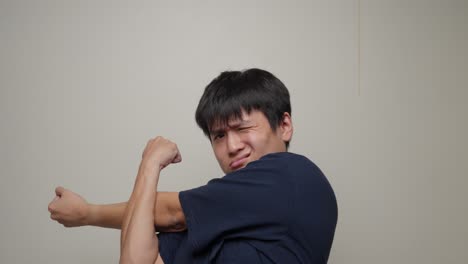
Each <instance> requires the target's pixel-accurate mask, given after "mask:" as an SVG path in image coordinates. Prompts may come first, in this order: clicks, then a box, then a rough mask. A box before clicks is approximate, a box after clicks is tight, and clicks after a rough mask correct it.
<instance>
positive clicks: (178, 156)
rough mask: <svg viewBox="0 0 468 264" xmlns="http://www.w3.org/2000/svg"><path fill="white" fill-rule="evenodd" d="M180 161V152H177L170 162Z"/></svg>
mask: <svg viewBox="0 0 468 264" xmlns="http://www.w3.org/2000/svg"><path fill="white" fill-rule="evenodd" d="M181 161H182V155H180V153H177V155H176V156H175V158H174V159H173V160H172V163H179V162H181Z"/></svg>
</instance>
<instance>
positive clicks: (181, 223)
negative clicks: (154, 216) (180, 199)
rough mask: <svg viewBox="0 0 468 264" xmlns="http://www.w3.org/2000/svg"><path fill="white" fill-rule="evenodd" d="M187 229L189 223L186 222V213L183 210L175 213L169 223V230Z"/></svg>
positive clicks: (179, 230)
mask: <svg viewBox="0 0 468 264" xmlns="http://www.w3.org/2000/svg"><path fill="white" fill-rule="evenodd" d="M186 229H187V224H186V222H185V215H184V213H183V212H182V211H179V212H177V213H174V214H173V215H172V216H171V218H170V220H169V225H168V231H169V232H181V231H184V230H186Z"/></svg>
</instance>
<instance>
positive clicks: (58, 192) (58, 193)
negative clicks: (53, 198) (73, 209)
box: [55, 186, 65, 197]
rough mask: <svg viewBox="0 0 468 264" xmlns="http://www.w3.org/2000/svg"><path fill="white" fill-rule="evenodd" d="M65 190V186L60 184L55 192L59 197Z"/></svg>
mask: <svg viewBox="0 0 468 264" xmlns="http://www.w3.org/2000/svg"><path fill="white" fill-rule="evenodd" d="M64 191H65V188H63V187H62V186H59V187H57V188H55V194H56V195H57V196H59V197H61V196H62V194H63V192H64Z"/></svg>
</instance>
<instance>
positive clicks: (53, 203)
mask: <svg viewBox="0 0 468 264" xmlns="http://www.w3.org/2000/svg"><path fill="white" fill-rule="evenodd" d="M58 199H59V197H58V196H55V197H54V199H53V200H52V201H51V202H50V203H49V206H47V210H49V212H51V213H52V211H54V210H55V201H57V200H58Z"/></svg>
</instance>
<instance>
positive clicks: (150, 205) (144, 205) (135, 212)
mask: <svg viewBox="0 0 468 264" xmlns="http://www.w3.org/2000/svg"><path fill="white" fill-rule="evenodd" d="M154 173H156V175H154ZM158 179H159V169H158V170H156V171H150V170H145V169H142V170H140V171H139V173H138V176H137V180H136V183H135V187H134V190H133V193H132V195H131V197H130V200H129V202H128V204H127V208H126V211H125V214H124V217H123V222H122V234H121V263H131V262H135V263H154V261H155V260H156V258H157V256H158V253H159V248H158V239H157V236H156V234H155V229H154V213H153V212H154V208H155V203H156V188H157V183H158Z"/></svg>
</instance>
